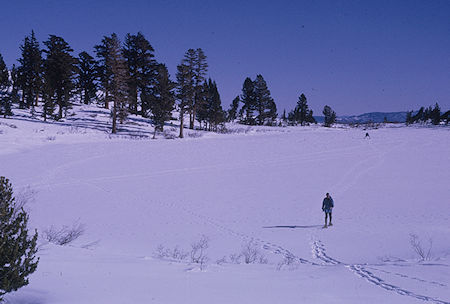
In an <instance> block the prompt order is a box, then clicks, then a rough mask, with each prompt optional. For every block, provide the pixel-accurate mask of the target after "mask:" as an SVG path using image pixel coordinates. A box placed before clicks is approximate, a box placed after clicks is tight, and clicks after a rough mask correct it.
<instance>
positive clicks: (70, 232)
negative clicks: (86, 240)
mask: <svg viewBox="0 0 450 304" xmlns="http://www.w3.org/2000/svg"><path fill="white" fill-rule="evenodd" d="M84 232H85V228H84V225H83V224H80V223H74V224H73V225H72V226H71V227H69V226H65V225H64V226H62V227H61V228H59V229H57V228H55V227H54V226H53V225H52V226H50V228H48V229H46V230H44V237H45V239H46V240H47V241H48V242H50V243H54V244H57V245H61V246H63V245H67V244H70V243H72V242H73V241H75V240H76V239H78V238H79V237H80V236H82V235H83V234H84Z"/></svg>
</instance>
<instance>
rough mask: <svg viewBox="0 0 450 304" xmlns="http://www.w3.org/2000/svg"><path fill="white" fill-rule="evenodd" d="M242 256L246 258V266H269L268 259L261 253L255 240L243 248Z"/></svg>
mask: <svg viewBox="0 0 450 304" xmlns="http://www.w3.org/2000/svg"><path fill="white" fill-rule="evenodd" d="M241 254H242V256H243V257H244V262H245V264H254V263H259V264H267V259H266V258H265V256H264V255H263V254H262V253H261V252H260V250H259V246H258V244H257V243H256V242H255V241H253V240H250V241H249V242H247V243H245V244H244V245H243V246H242V251H241Z"/></svg>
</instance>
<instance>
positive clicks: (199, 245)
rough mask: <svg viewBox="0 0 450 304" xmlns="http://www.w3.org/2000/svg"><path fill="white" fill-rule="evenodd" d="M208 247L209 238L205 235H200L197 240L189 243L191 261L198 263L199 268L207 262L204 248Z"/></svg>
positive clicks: (202, 267)
mask: <svg viewBox="0 0 450 304" xmlns="http://www.w3.org/2000/svg"><path fill="white" fill-rule="evenodd" d="M208 247H209V239H208V237H206V236H205V235H202V237H201V238H200V240H199V241H197V242H195V243H192V245H191V262H192V263H196V264H199V265H200V269H202V270H203V269H204V267H205V266H206V263H207V262H208V257H207V256H206V249H208Z"/></svg>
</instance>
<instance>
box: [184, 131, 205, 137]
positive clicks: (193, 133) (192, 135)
mask: <svg viewBox="0 0 450 304" xmlns="http://www.w3.org/2000/svg"><path fill="white" fill-rule="evenodd" d="M187 136H188V137H191V138H199V137H202V136H203V134H202V133H200V132H189V133H188V134H187Z"/></svg>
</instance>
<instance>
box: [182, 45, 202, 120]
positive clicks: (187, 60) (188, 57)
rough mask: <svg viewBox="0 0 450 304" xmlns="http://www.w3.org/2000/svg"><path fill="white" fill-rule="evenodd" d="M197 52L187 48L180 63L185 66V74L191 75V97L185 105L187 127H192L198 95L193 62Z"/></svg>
mask: <svg viewBox="0 0 450 304" xmlns="http://www.w3.org/2000/svg"><path fill="white" fill-rule="evenodd" d="M196 57H197V52H196V51H195V50H194V49H189V50H187V51H186V53H185V54H184V58H183V60H182V64H183V65H184V66H185V67H186V69H187V71H186V72H185V73H186V74H189V75H192V82H189V85H191V86H192V87H191V88H190V91H192V99H189V100H188V104H187V105H186V107H187V111H188V112H189V128H190V129H193V128H194V119H195V111H194V108H195V103H196V99H197V98H198V97H199V96H198V95H196V92H197V90H198V89H197V88H196V85H197V80H198V77H196V76H195V73H196V72H195V62H196Z"/></svg>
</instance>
